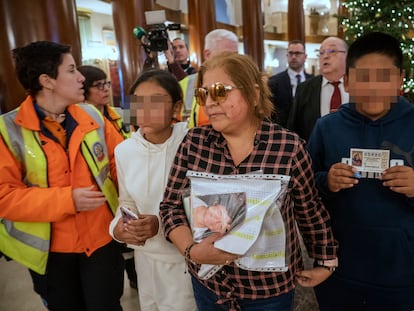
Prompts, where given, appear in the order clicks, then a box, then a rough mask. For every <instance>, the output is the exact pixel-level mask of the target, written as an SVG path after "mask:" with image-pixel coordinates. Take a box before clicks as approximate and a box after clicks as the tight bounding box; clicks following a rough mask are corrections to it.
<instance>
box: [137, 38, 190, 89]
mask: <svg viewBox="0 0 414 311" xmlns="http://www.w3.org/2000/svg"><path fill="white" fill-rule="evenodd" d="M163 53H164V55H165V58H166V60H167V66H168V71H169V72H171V73H172V74H173V75H174V76H175V78H176V79H177V80H178V81H180V80H182V79H183V78H185V77H186V76H187V75H189V74H193V73H195V72H196V70H195V69H194V68H193V67H192V66H191V63H190V61H189V60H188V48H187V45H186V43H185V42H184V41H183V40H182V39H180V38H176V39H174V40H173V41H172V42H171V41H168V49H167V50H165V51H163ZM155 68H159V64H158V52H157V51H151V52H149V53H147V58H146V59H145V62H144V68H143V70H144V71H145V70H149V69H155Z"/></svg>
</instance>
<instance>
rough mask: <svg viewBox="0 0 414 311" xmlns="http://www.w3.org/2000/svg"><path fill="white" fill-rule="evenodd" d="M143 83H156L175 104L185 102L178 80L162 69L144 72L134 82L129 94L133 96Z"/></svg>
mask: <svg viewBox="0 0 414 311" xmlns="http://www.w3.org/2000/svg"><path fill="white" fill-rule="evenodd" d="M143 82H155V83H156V84H158V85H159V86H161V87H162V88H163V89H165V90H166V91H167V93H168V94H169V95H170V96H171V99H172V101H173V104H175V103H176V102H177V101H181V102H182V100H183V91H182V89H181V86H180V84H179V83H178V81H177V79H176V78H175V77H174V76H173V75H172V74H171V73H170V72H168V71H166V70H162V69H153V70H148V71H144V72H143V73H142V74H141V75H140V76H139V77H138V79H137V80H136V81H135V82H134V84H133V85H132V86H131V88H130V90H129V94H131V95H133V94H134V91H135V89H136V88H137V87H138V85H140V84H141V83H143Z"/></svg>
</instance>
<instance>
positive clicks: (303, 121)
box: [287, 37, 349, 140]
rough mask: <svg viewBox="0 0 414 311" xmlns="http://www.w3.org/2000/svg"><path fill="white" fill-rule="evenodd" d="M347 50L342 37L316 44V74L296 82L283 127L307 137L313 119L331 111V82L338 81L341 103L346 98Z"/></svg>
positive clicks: (332, 88)
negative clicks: (317, 48) (286, 120)
mask: <svg viewBox="0 0 414 311" xmlns="http://www.w3.org/2000/svg"><path fill="white" fill-rule="evenodd" d="M347 51H348V46H347V44H346V43H345V41H344V40H342V39H340V38H337V37H329V38H326V39H325V40H324V41H322V43H321V46H320V48H319V70H320V75H318V76H316V77H314V78H311V79H309V80H306V81H305V82H303V83H301V84H299V85H298V87H297V89H296V94H295V99H294V102H293V105H292V108H291V109H290V112H289V118H288V122H287V128H289V129H291V130H293V131H295V132H296V133H298V134H299V136H300V137H302V138H303V139H305V140H308V139H309V136H310V134H311V132H312V129H313V127H314V125H315V122H316V120H317V119H318V118H320V117H321V116H324V115H326V114H328V113H329V112H330V111H331V106H330V105H331V97H332V95H333V93H334V89H335V87H334V84H333V82H338V83H339V84H338V87H339V91H340V101H341V103H342V104H343V103H346V102H348V100H349V95H348V93H347V92H345V89H344V85H343V77H344V75H345V65H346V54H347Z"/></svg>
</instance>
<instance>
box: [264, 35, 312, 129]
mask: <svg viewBox="0 0 414 311" xmlns="http://www.w3.org/2000/svg"><path fill="white" fill-rule="evenodd" d="M306 57H307V55H306V52H305V44H304V43H303V42H302V41H300V40H293V41H290V42H289V44H288V50H287V59H288V65H289V67H288V69H286V70H285V71H283V72H280V73H278V74H276V75H274V76H272V77H270V78H269V81H268V85H269V88H270V91H271V92H272V97H271V100H272V102H273V106H274V107H275V112H274V113H273V114H272V121H273V122H276V123H278V124H280V125H282V126H284V127H286V123H287V119H288V115H289V110H290V107H291V106H292V103H293V97H294V96H295V91H296V87H297V85H298V84H299V83H301V82H303V81H305V80H307V79H309V78H311V77H313V75H311V74H308V73H306V72H305V71H304V68H303V67H304V64H305V61H306Z"/></svg>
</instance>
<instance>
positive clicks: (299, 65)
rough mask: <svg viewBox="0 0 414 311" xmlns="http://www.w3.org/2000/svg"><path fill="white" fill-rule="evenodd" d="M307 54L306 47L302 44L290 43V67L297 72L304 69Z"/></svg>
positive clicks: (288, 54) (288, 56) (288, 55)
mask: <svg viewBox="0 0 414 311" xmlns="http://www.w3.org/2000/svg"><path fill="white" fill-rule="evenodd" d="M306 56H307V55H306V53H305V48H304V47H303V45H302V44H300V43H298V44H290V45H289V47H288V51H287V58H288V64H289V68H291V69H292V70H294V71H296V72H300V71H302V69H303V65H304V64H305V61H306Z"/></svg>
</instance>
